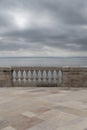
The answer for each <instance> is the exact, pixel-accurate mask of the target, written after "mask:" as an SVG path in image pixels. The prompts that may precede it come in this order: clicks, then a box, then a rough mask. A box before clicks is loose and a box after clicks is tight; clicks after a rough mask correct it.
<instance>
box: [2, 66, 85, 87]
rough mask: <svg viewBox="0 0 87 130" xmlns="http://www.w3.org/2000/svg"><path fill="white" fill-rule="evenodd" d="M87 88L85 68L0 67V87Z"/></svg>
mask: <svg viewBox="0 0 87 130" xmlns="http://www.w3.org/2000/svg"><path fill="white" fill-rule="evenodd" d="M10 86H12V87H15V86H24V87H26V86H41V87H48V86H49V87H56V86H57V87H58V86H59V87H87V67H0V87H10Z"/></svg>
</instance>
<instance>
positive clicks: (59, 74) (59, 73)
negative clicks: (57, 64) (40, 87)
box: [58, 70, 62, 83]
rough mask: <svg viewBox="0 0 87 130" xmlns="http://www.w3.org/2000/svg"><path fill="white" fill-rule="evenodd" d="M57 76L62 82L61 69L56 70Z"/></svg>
mask: <svg viewBox="0 0 87 130" xmlns="http://www.w3.org/2000/svg"><path fill="white" fill-rule="evenodd" d="M58 77H59V83H61V82H62V71H61V70H59V72H58Z"/></svg>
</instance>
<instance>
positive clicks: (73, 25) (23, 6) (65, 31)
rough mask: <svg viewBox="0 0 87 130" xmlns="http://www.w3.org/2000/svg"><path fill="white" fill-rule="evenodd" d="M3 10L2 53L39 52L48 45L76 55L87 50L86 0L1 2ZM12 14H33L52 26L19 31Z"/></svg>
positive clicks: (0, 17)
mask: <svg viewBox="0 0 87 130" xmlns="http://www.w3.org/2000/svg"><path fill="white" fill-rule="evenodd" d="M0 9H1V11H0V28H1V30H0V37H1V39H0V51H7V50H8V51H16V50H20V49H23V50H24V51H26V49H28V50H30V51H37V52H38V51H41V50H42V51H43V48H44V47H45V46H48V47H51V48H55V49H56V50H57V49H62V50H66V51H67V52H68V51H71V52H73V53H74V52H82V51H83V52H84V51H85V52H86V51H87V13H86V12H87V1H86V0H84V1H82V0H15V1H13V0H0ZM11 11H12V12H15V11H18V12H19V13H21V11H22V12H24V13H27V14H29V13H30V14H31V15H32V14H34V16H36V17H35V18H36V19H38V14H40V15H41V16H42V17H43V15H44V16H45V15H46V17H47V16H48V18H49V17H50V18H51V23H48V24H47V25H46V27H45V26H42V25H39V24H38V25H37V24H35V23H34V25H33V26H31V27H30V26H29V25H27V27H26V28H24V29H20V28H17V27H15V26H14V23H13V19H11V16H10V15H9V13H8V12H11ZM34 16H33V17H34ZM38 21H39V19H38ZM49 24H50V26H49ZM49 51H50V50H49ZM52 55H53V54H52Z"/></svg>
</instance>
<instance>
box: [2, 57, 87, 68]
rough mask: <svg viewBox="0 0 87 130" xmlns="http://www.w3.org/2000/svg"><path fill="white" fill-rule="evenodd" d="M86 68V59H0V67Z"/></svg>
mask: <svg viewBox="0 0 87 130" xmlns="http://www.w3.org/2000/svg"><path fill="white" fill-rule="evenodd" d="M31 65H32V66H37V65H39V66H87V57H83V58H82V57H81V58H59V57H49V58H48V57H44V58H40V57H37V58H35V57H26V58H25V57H18V58H17V57H12V58H11V57H9V58H5V57H4V58H0V66H31Z"/></svg>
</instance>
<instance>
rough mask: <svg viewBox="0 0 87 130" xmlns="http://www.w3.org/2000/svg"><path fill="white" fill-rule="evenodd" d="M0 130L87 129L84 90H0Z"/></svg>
mask: <svg viewBox="0 0 87 130" xmlns="http://www.w3.org/2000/svg"><path fill="white" fill-rule="evenodd" d="M0 130H87V89H81V88H79V89H61V88H30V87H29V88H0Z"/></svg>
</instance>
